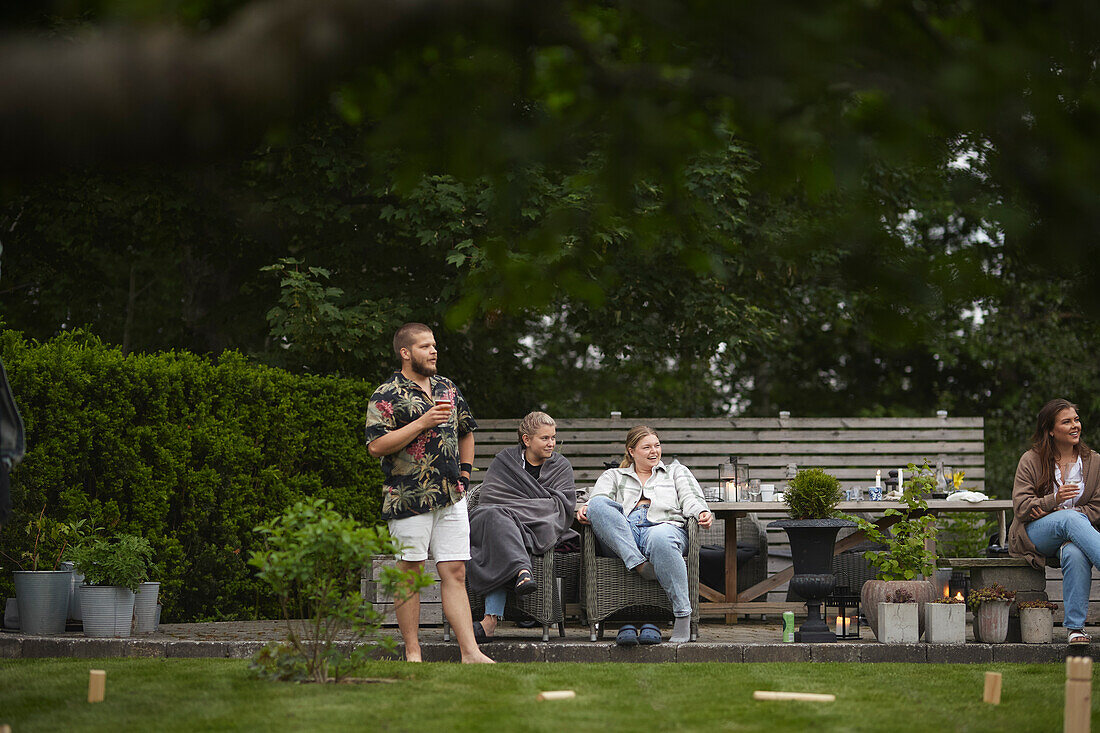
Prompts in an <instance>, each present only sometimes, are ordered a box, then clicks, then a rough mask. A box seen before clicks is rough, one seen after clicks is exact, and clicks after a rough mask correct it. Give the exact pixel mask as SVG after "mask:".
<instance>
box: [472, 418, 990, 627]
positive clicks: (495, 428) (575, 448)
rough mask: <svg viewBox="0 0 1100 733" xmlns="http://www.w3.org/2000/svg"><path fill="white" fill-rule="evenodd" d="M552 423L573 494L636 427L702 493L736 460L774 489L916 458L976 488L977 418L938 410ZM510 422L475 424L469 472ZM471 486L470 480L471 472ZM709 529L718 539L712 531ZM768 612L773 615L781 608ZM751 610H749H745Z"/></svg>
mask: <svg viewBox="0 0 1100 733" xmlns="http://www.w3.org/2000/svg"><path fill="white" fill-rule="evenodd" d="M554 417H555V420H556V421H557V424H558V441H559V446H558V449H559V450H560V452H561V453H562V454H563V455H564V456H565V457H566V458H568V459H569V460H570V462H571V463H572V464H573V468H574V470H575V472H576V477H577V485H578V488H587V487H590V486H591V485H592V484H593V483H595V480H596V478H597V477H598V476H599V475H600V474H601V473H602V472H603V471H604V470H605V469H604V463H605V462H607V461H613V460H614V461H617V460H618V459H619V458H621V456H622V453H623V440H624V439H625V437H626V433H627V431H628V430H629V429H630V428H631V427H632V426H634V425H639V424H645V425H649V426H651V427H652V428H654V429H655V430H657V431H658V433H659V434H660V437H661V446H662V450H663V453H664V458H665V461H666V462H668V461H671V460H672V459H673V458H676V459H678V460H679V461H680V462H681V463H683V464H684V465H685V466H687V467H688V468H690V469H691V470H692V472H693V473H694V474H695V476H696V478H698V479H699V482H700V483H701V484H702V485H703V486H704V487H706V486H714V485H716V484H717V482H718V465H719V464H720V463H725V462H726V461H728V460H729V457H730V456H737V458H738V459H739V462H740V463H742V464H745V465H748V466H749V470H750V474H751V477H752V478H758V479H760V480H761V482H763V483H774V484H777V485H782V484H783V483H785V481H786V476H787V470H788V466H789V465H790V464H794V465H795V466H797V467H798V468H810V467H817V468H823V469H825V470H827V471H828V472H829V473H832V474H833V475H835V476H837V477H838V478H839V479H840V481H841V484H842V485H843V486H844V487H845V488H852V487H866V486H869V485H872V484H873V483H874V478H875V470H876V469H881V470H882V471H883V478H884V479H885V477H886V475H887V471H888V470H890V469H895V468H899V467H904V466H905V465H907V464H909V463H916V464H920V463H921V462H923V461H925V460H927V461H928V462H929V463H930V464H932V465H933V466H934V465H935V462H936V461H937V459H942V460H943V461H944V463H945V465H947V466H950V467H952V468H953V469H955V470H957V471H958V470H961V471H965V472H966V487H967V488H969V489H974V490H977V491H983V490H984V489H985V442H984V420H983V419H982V418H980V417H947V416H946V414H943V413H941V414H939V415H937V416H936V417H930V418H890V417H885V418H792V417H788V416H787V415H786V414H785V413H781V414H780V416H779V417H776V418H740V417H737V418H653V419H644V418H621V417H615V418H564V417H559V416H556V415H555V416H554ZM518 424H519V419H518V418H517V419H514V420H482V421H481V428H480V429H479V430H478V431H477V434H476V435H477V456H476V459H475V461H474V465H475V466H476V467H477V468H478V469H481V470H484V469H485V468H487V467H488V465H489V462H490V461H491V460H492V458H493V456H494V455H496V453H497V452H498V451H499V450H500V449H501V448H503V447H505V446H507V445H511V444H514V443H516V442H517V440H518V438H517V436H516V426H517V425H518ZM473 480H474V482H475V483H476V482H477V476H476V474H475V476H474V479H473ZM763 516H764V518H769V515H763ZM779 516H782V515H781V514H775V515H774V518H778V517H779ZM716 524H719V523H717V522H716ZM712 531H713V530H712ZM717 531H718V533H719V535H718V536H719V537H720V536H721V532H722V529H721V528H720V527H719V528H717ZM786 544H787V539H786V536H785V534H784V533H782V532H779V533H774V532H773V533H769V547H770V548H771V547H774V548H777V549H779V552H777V553H775V555H777V556H778V555H782V554H784V553H783V552H782V549H783V548H784V547H785V546H786ZM787 557H788V558H789V554H787ZM788 565H789V559H788V560H786V561H785V562H784V561H782V560H777V561H775V562H774V564H773V563H772V562H769V570H770V571H772V572H775V571H779V570H782V569H783V567H785V566H788ZM725 590H726V589H713V588H704V589H703V594H704V596H705V597H707V598H709V599H712V600H722V599H724V600H726V601H727V603H725V604H715V607H714V611H713V612H712V613H711V615H713V614H714V613H719V612H720V613H722V614H723V615H727V618H728V617H729V615H728V610H729V609H730V606H729V604H730V603H735V600H736V599H734V598H730V597H729V596H728V595H727V594H726V592H725ZM771 590H772V591H773V593H774V595H775V596H777V597H776V598H775V599H774V600H776V601H782V599H784V598H785V584H783V585H780V586H777V587H775V588H773V589H771ZM771 605H775V607H776V608H779V607H781V605H782V603H778V602H777V603H774V604H771ZM705 607H706V604H705V605H704V608H705ZM719 608H721V610H719ZM753 612H754V613H755V612H757V611H756V610H755V608H754V610H753Z"/></svg>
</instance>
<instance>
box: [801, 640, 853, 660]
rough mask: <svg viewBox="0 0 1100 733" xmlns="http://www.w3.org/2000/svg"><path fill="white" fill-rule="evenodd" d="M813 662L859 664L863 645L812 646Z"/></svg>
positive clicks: (811, 656)
mask: <svg viewBox="0 0 1100 733" xmlns="http://www.w3.org/2000/svg"><path fill="white" fill-rule="evenodd" d="M809 646H810V661H812V662H858V661H860V653H859V649H860V646H862V645H861V644H845V643H837V644H810V645H809Z"/></svg>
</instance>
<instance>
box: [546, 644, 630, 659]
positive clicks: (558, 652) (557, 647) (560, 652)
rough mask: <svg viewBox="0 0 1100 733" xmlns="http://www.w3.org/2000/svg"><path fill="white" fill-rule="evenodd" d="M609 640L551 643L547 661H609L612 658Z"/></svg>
mask: <svg viewBox="0 0 1100 733" xmlns="http://www.w3.org/2000/svg"><path fill="white" fill-rule="evenodd" d="M613 646H614V644H613V643H608V642H601V641H596V642H583V643H580V644H550V645H548V646H547V648H546V661H547V662H583V663H589V662H607V661H610V659H611V647H613Z"/></svg>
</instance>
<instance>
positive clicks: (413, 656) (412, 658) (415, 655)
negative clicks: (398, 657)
mask: <svg viewBox="0 0 1100 733" xmlns="http://www.w3.org/2000/svg"><path fill="white" fill-rule="evenodd" d="M405 661H406V662H419V661H420V647H417V648H416V649H410V648H409V647H408V646H406V647H405Z"/></svg>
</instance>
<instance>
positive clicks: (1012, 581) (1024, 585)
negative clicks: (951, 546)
mask: <svg viewBox="0 0 1100 733" xmlns="http://www.w3.org/2000/svg"><path fill="white" fill-rule="evenodd" d="M994 583H1000V584H1001V585H1003V586H1004V587H1005V588H1008V589H1009V590H1014V591H1046V588H1047V577H1046V573H1045V572H1044V571H1042V570H1036V569H1035V568H1033V567H1031V566H1030V565H1029V566H1026V567H1002V568H997V567H993V568H971V569H970V587H971V588H984V587H986V586H988V585H993V584H994Z"/></svg>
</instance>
